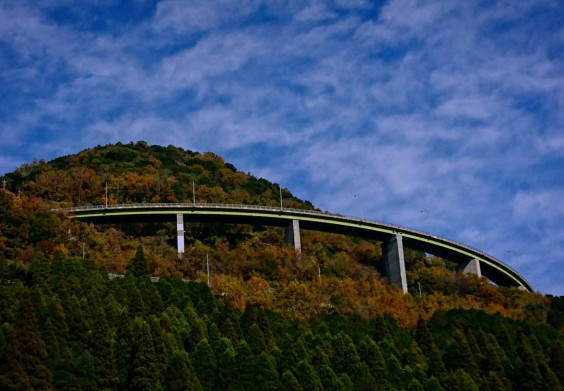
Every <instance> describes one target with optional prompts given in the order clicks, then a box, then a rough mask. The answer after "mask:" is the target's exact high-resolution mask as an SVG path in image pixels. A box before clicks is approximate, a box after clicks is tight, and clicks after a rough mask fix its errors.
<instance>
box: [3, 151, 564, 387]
mask: <svg viewBox="0 0 564 391" xmlns="http://www.w3.org/2000/svg"><path fill="white" fill-rule="evenodd" d="M3 179H5V180H6V190H0V283H1V284H0V326H1V327H0V389H50V388H51V387H54V388H55V389H124V390H125V389H132V390H133V389H134V390H139V389H206V390H208V389H209V390H211V389H243V388H253V389H261V390H262V389H272V390H276V389H280V390H287V389H296V390H299V389H303V390H309V389H312V390H322V389H327V390H333V389H334V390H346V389H365V390H372V389H375V390H378V389H382V390H391V389H397V390H402V389H409V390H440V389H445V390H473V389H480V390H488V389H491V390H498V389H515V390H541V389H551V390H558V389H561V387H562V380H563V379H562V375H563V374H564V357H563V354H562V352H563V351H564V349H563V346H564V345H563V343H564V336H563V331H564V328H563V326H564V299H563V298H558V297H549V296H543V295H541V294H538V293H528V292H524V291H520V290H518V289H515V288H503V287H496V286H493V285H491V284H490V283H489V282H488V281H487V280H486V279H484V278H482V279H479V278H477V277H475V276H473V275H464V274H460V273H455V272H454V265H452V264H450V263H449V262H448V261H445V260H442V259H439V258H434V257H429V256H427V255H426V254H424V253H420V252H416V251H411V250H406V267H407V270H408V281H409V282H410V292H411V293H410V294H407V295H404V294H403V293H401V292H400V290H399V289H397V288H396V287H395V286H391V285H389V284H387V283H386V281H385V280H384V279H382V278H381V276H380V270H381V249H380V243H378V242H376V241H367V240H361V239H358V238H351V237H346V236H342V235H336V234H327V233H320V232H311V231H304V232H303V233H302V253H301V254H297V253H296V252H295V251H294V250H293V249H292V248H290V247H288V246H287V245H286V244H285V243H284V240H283V238H284V234H283V230H282V229H281V228H276V227H264V226H248V225H229V224H223V225H220V224H196V223H192V224H186V227H185V230H186V253H185V254H183V255H182V257H180V258H179V257H178V255H177V252H176V249H175V238H176V231H175V229H176V228H175V225H174V224H173V223H172V222H171V223H152V224H141V223H135V224H124V225H105V226H101V227H95V226H93V225H91V224H86V223H84V222H80V221H73V220H69V219H67V218H66V217H65V216H64V214H62V213H60V212H57V211H56V209H57V208H59V207H64V206H71V205H90V204H103V203H105V202H106V196H105V190H106V183H107V188H108V202H109V203H138V202H187V203H191V202H193V199H194V198H195V199H196V202H207V203H212V202H213V203H236V204H258V205H272V206H276V205H279V202H280V200H279V194H280V188H279V186H278V185H277V184H273V183H271V182H269V181H267V180H265V179H260V178H256V177H254V176H252V175H250V174H245V173H243V172H241V171H237V170H236V169H235V167H233V166H232V165H230V164H229V163H225V162H224V160H223V159H222V158H221V157H219V156H217V155H215V154H212V153H205V154H199V153H195V152H191V151H184V150H182V149H180V148H177V147H173V146H168V147H166V148H165V147H160V146H149V145H147V144H146V143H144V142H138V143H136V144H133V143H131V144H127V145H123V144H116V145H109V146H105V147H96V148H92V149H88V150H85V151H83V152H80V153H79V154H76V155H71V156H65V157H60V158H57V159H54V160H52V161H50V162H44V161H37V162H33V163H32V164H26V165H23V166H22V167H20V168H18V169H17V170H16V171H15V172H13V173H8V174H5V175H4V176H3V177H2V178H0V180H3ZM193 189H195V192H193ZM282 197H283V204H284V206H285V207H293V208H303V209H313V205H312V204H311V203H309V202H307V201H302V200H300V199H298V198H296V197H294V196H293V195H292V194H291V193H290V191H288V190H287V189H282ZM206 257H208V258H209V260H210V275H209V276H208V275H206V274H205V271H206V270H207V268H206ZM108 273H117V274H126V276H125V278H115V279H109V278H108ZM149 276H153V277H160V280H159V281H158V282H153V283H152V282H151V280H150V279H149ZM208 280H209V287H208V285H207V283H206V282H207V281H208ZM419 287H421V293H419ZM525 373H526V374H527V376H522V375H523V374H525ZM547 387H548V388H547Z"/></svg>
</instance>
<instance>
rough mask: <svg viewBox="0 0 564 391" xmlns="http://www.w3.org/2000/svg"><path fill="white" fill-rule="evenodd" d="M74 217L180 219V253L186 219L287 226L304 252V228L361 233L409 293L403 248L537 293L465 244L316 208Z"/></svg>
mask: <svg viewBox="0 0 564 391" xmlns="http://www.w3.org/2000/svg"><path fill="white" fill-rule="evenodd" d="M64 212H65V213H67V215H68V217H69V218H73V219H81V220H86V221H91V222H93V223H94V224H119V223H127V222H156V221H169V222H171V221H176V223H177V224H176V227H177V243H178V252H179V253H183V252H184V222H185V221H187V222H202V223H205V222H219V223H234V224H261V225H270V226H282V227H286V241H287V242H288V243H289V244H290V245H292V246H294V248H295V249H296V251H301V240H300V229H309V230H316V231H324V232H331V233H340V234H345V235H350V236H358V237H362V238H366V239H373V240H377V241H380V242H382V255H383V261H384V275H385V276H386V277H387V278H388V280H389V281H390V282H391V283H393V284H395V285H397V286H398V287H399V288H400V289H402V290H403V291H404V292H407V278H406V272H405V262H404V252H403V247H404V245H405V247H407V248H410V249H413V250H420V251H424V252H425V253H428V254H433V255H435V256H438V257H441V258H443V259H447V260H449V261H452V262H455V263H456V264H457V265H458V268H459V269H460V270H463V271H465V272H469V273H475V274H477V275H479V276H485V277H487V278H488V279H489V280H490V281H492V282H493V283H495V284H497V285H501V286H516V287H519V288H521V289H525V290H528V291H533V288H532V287H531V285H530V284H529V283H528V282H527V280H525V278H523V276H521V275H520V274H519V273H517V272H516V271H515V270H513V269H512V268H510V267H509V266H507V265H506V264H504V263H503V262H501V261H499V260H497V259H496V258H494V257H492V256H490V255H488V254H485V253H484V252H482V251H479V250H477V249H474V248H472V247H469V246H466V245H464V244H462V243H457V242H455V241H452V240H449V239H445V238H442V237H439V236H435V235H432V234H430V233H425V232H421V231H416V230H414V229H410V228H405V227H400V226H396V225H391V224H386V223H381V222H376V221H369V220H365V219H358V218H354V217H347V216H342V215H338V214H331V213H326V212H319V211H313V210H303V209H290V208H277V207H271V206H255V205H232V204H201V203H194V204H186V203H153V204H122V205H108V206H104V205H93V206H82V207H73V208H66V209H64Z"/></svg>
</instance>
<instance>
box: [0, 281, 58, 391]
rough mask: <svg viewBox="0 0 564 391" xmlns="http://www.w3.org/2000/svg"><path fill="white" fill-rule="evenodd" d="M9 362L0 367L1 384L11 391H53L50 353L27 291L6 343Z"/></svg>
mask: <svg viewBox="0 0 564 391" xmlns="http://www.w3.org/2000/svg"><path fill="white" fill-rule="evenodd" d="M5 345H6V346H5V349H6V350H5V358H6V361H5V362H4V363H3V364H0V385H1V386H2V387H3V388H5V389H8V390H11V389H14V390H51V389H52V386H51V380H52V378H53V375H52V374H51V371H49V369H48V368H47V365H46V363H47V350H46V349H45V344H44V343H43V340H42V339H41V335H40V334H39V329H38V324H37V319H36V318H35V314H34V312H33V306H32V304H31V300H30V298H29V293H28V292H27V290H25V291H24V293H23V296H22V298H21V302H20V305H19V308H18V311H17V313H16V318H15V321H14V324H13V325H12V326H11V327H10V329H9V331H8V334H7V337H6V342H5Z"/></svg>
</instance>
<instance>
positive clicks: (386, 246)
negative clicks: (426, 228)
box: [382, 234, 407, 293]
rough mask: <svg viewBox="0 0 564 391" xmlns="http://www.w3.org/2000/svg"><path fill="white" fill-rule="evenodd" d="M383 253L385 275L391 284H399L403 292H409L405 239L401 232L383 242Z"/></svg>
mask: <svg viewBox="0 0 564 391" xmlns="http://www.w3.org/2000/svg"><path fill="white" fill-rule="evenodd" d="M382 255H383V258H384V275H385V276H386V278H387V279H388V281H389V282H390V284H395V285H397V286H398V287H399V288H400V289H401V290H402V291H403V293H407V277H406V274H405V260H404V257H403V239H402V236H401V235H400V234H395V235H394V236H392V237H391V238H390V239H388V240H387V241H386V242H384V243H382Z"/></svg>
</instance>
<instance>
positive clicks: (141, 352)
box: [130, 318, 160, 390]
mask: <svg viewBox="0 0 564 391" xmlns="http://www.w3.org/2000/svg"><path fill="white" fill-rule="evenodd" d="M132 335H133V338H132V342H133V346H132V352H131V357H132V362H133V365H132V371H131V380H130V388H131V389H133V390H155V389H158V388H159V387H160V383H159V378H160V374H159V371H158V365H157V360H156V355H155V348H154V345H153V338H152V336H151V329H150V328H149V325H148V324H147V322H145V321H144V320H142V319H140V318H135V321H134V322H133V329H132Z"/></svg>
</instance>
